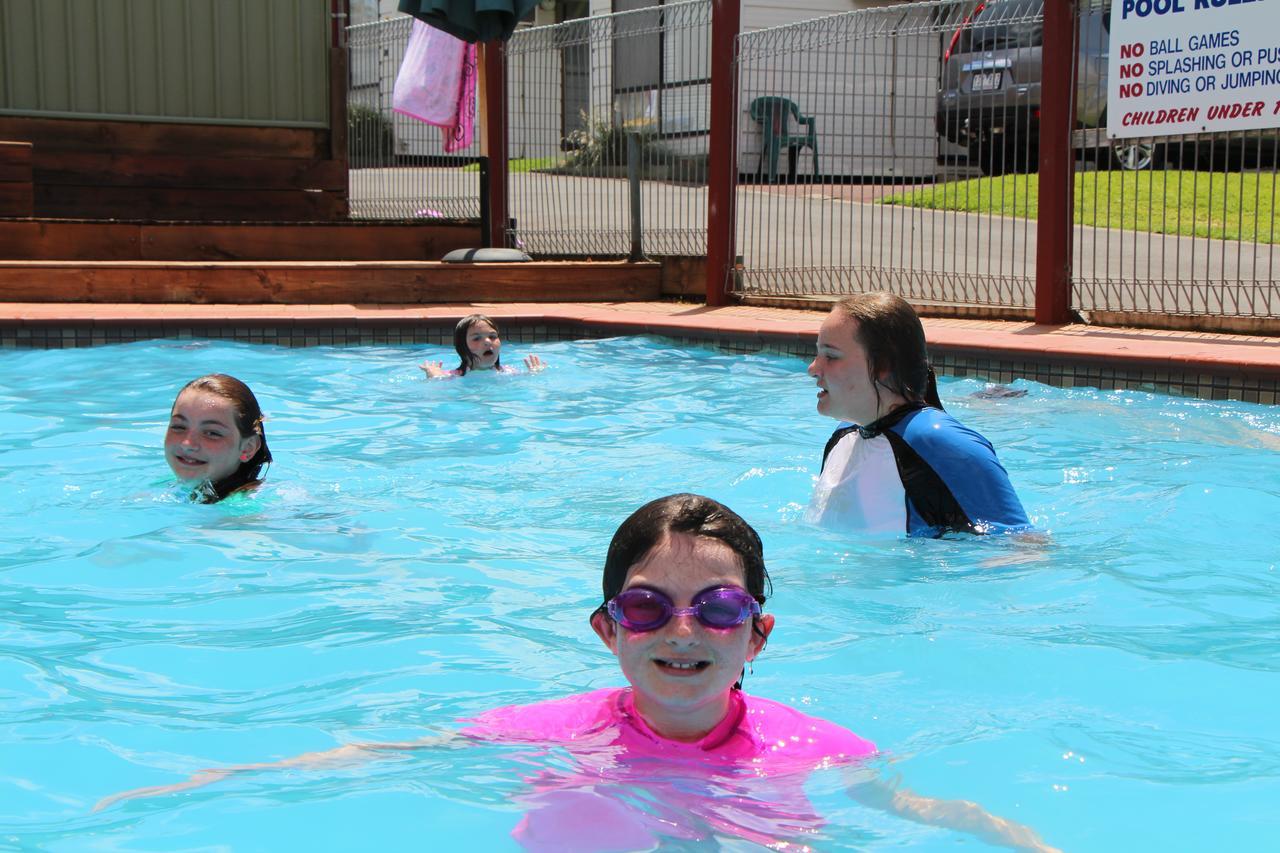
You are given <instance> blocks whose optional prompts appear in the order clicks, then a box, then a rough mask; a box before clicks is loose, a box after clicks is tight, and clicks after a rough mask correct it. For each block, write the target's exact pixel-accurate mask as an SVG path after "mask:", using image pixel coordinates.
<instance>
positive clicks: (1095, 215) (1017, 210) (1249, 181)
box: [879, 170, 1278, 243]
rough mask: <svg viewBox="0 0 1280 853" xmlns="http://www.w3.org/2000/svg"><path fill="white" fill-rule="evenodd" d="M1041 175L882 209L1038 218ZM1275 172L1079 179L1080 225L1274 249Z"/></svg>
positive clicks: (888, 199)
mask: <svg viewBox="0 0 1280 853" xmlns="http://www.w3.org/2000/svg"><path fill="white" fill-rule="evenodd" d="M1037 180H1038V176H1036V175H1004V176H1002V177H999V178H974V179H972V180H967V181H952V182H950V183H945V184H935V185H933V186H931V187H925V188H922V189H916V190H909V191H907V192H902V193H896V194H894V195H889V196H885V197H884V198H882V199H880V200H879V203H880V204H900V205H907V206H910V207H927V208H931V209H933V210H957V211H965V212H969V213H991V214H995V215H998V216H1016V217H1024V218H1028V219H1035V217H1036V201H1037V199H1038V197H1039V191H1038V185H1037ZM1277 188H1278V187H1277V182H1276V175H1275V174H1274V173H1270V172H1262V173H1260V172H1229V173H1222V172H1180V171H1175V170H1169V171H1154V172H1121V171H1114V172H1080V173H1077V174H1076V191H1075V221H1076V222H1077V223H1079V224H1081V225H1093V226H1096V227H1099V228H1127V229H1130V230H1137V231H1152V232H1155V233H1157V234H1181V235H1184V236H1193V235H1194V236H1197V237H1213V238H1217V239H1222V240H1243V241H1246V242H1256V243H1275V242H1277V240H1276V236H1277V235H1276V227H1275V213H1274V210H1275V201H1276V191H1277Z"/></svg>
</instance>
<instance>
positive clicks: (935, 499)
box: [822, 403, 976, 533]
mask: <svg viewBox="0 0 1280 853" xmlns="http://www.w3.org/2000/svg"><path fill="white" fill-rule="evenodd" d="M927 408H929V407H928V406H927V405H926V404H924V403H908V404H907V405H905V406H902V407H901V408H898V409H894V410H893V411H892V412H890V413H889V414H887V415H885V416H884V417H882V418H879V419H878V420H875V421H872V422H871V423H870V424H868V425H867V426H865V427H860V426H857V425H852V426H847V427H841V428H840V429H837V430H836V431H835V432H833V433H832V434H831V438H830V439H828V440H827V446H826V448H825V449H824V450H823V451H822V467H823V468H826V466H827V457H828V456H830V455H831V451H832V450H833V449H835V446H836V445H837V444H839V443H840V439H842V438H844V437H845V436H846V435H848V434H849V433H851V432H855V431H856V432H857V433H858V434H859V435H861V436H862V437H863V438H868V439H869V438H875V437H876V436H878V435H883V436H884V437H885V438H886V439H888V441H889V445H890V446H891V447H892V448H893V461H894V462H895V463H896V464H897V466H898V477H899V478H900V479H901V480H902V490H903V492H905V493H906V502H907V517H908V518H910V517H911V510H912V509H914V510H915V512H916V514H917V515H919V516H920V518H921V520H922V521H924V523H925V524H927V525H929V526H930V527H936V528H940V529H942V530H944V531H951V530H956V531H960V532H964V533H974V532H976V529H975V527H974V525H973V521H972V520H970V518H969V516H968V515H967V514H966V513H965V511H964V510H963V509H962V508H961V506H960V502H959V501H957V500H956V498H955V495H953V494H952V493H951V489H950V487H948V486H947V484H946V482H945V481H944V480H943V479H942V478H941V477H940V476H938V472H937V471H935V470H933V467H932V466H930V465H929V463H928V462H925V461H924V459H923V458H922V457H921V456H920V454H919V453H916V451H915V449H914V448H913V447H912V446H911V445H910V444H907V441H906V439H904V438H903V437H902V436H900V435H898V434H897V433H896V432H893V431H892V430H891V429H889V428H890V427H892V426H894V425H895V424H897V423H898V422H899V421H901V420H902V419H903V418H905V417H906V416H907V415H909V414H911V413H912V412H918V411H920V410H921V409H927Z"/></svg>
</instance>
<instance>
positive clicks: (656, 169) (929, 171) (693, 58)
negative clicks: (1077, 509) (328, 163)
mask: <svg viewBox="0 0 1280 853" xmlns="http://www.w3.org/2000/svg"><path fill="white" fill-rule="evenodd" d="M1042 4H1043V0H999V2H992V3H987V4H985V5H982V4H979V2H978V0H937V2H925V3H910V4H902V5H897V6H890V7H883V8H876V9H866V10H860V11H854V12H849V13H845V14H840V15H833V16H829V17H825V18H820V19H816V20H809V21H802V22H798V23H795V24H790V25H787V26H783V27H777V28H773V29H768V30H760V31H756V32H748V33H744V34H742V35H740V36H739V38H738V61H737V64H736V66H735V67H734V68H733V69H732V71H733V73H735V75H736V80H737V91H738V102H737V105H736V107H735V111H734V112H735V117H736V131H735V139H736V150H735V151H733V152H724V153H723V154H720V153H719V152H717V155H716V156H732V157H734V158H735V161H734V162H735V163H736V167H737V172H738V175H739V184H738V190H737V199H736V204H737V208H736V222H735V227H736V231H737V233H736V239H737V246H738V253H739V254H740V255H741V259H740V261H741V262H740V264H739V265H738V266H739V270H740V272H739V275H738V276H737V278H736V281H735V282H734V288H735V290H736V291H737V292H738V293H739V294H741V295H744V296H788V297H797V296H814V295H839V294H843V293H849V292H856V291H859V290H867V289H877V288H883V289H889V290H893V291H895V292H898V293H900V294H902V295H904V296H906V297H907V298H909V299H912V300H914V301H916V302H919V303H926V304H927V303H933V304H946V305H959V306H986V307H989V308H993V309H995V310H997V311H1012V312H1017V311H1020V310H1021V311H1025V310H1029V309H1030V308H1031V307H1032V306H1033V304H1034V293H1035V276H1036V246H1037V237H1038V233H1037V221H1036V217H1037V213H1038V186H1037V176H1036V175H1035V174H1034V173H1035V171H1036V168H1037V166H1038V162H1039V145H1040V132H1039V128H1040V126H1041V124H1042V123H1043V115H1045V114H1050V112H1051V111H1052V110H1056V109H1068V108H1073V109H1074V115H1075V117H1076V118H1077V120H1078V124H1077V129H1076V130H1075V131H1073V132H1072V133H1071V137H1070V138H1069V139H1066V138H1064V139H1062V140H1059V141H1058V143H1059V144H1061V145H1062V146H1063V149H1064V150H1065V151H1067V152H1070V154H1071V155H1072V157H1073V159H1074V160H1075V164H1076V165H1075V169H1076V174H1075V184H1074V187H1075V189H1074V205H1075V206H1074V210H1073V211H1072V220H1071V221H1073V222H1074V223H1075V224H1074V226H1073V232H1072V235H1071V237H1072V246H1073V250H1072V256H1071V259H1072V265H1073V307H1074V308H1076V309H1077V310H1080V311H1083V312H1091V313H1095V314H1099V313H1104V312H1121V313H1125V314H1133V313H1149V314H1163V315H1188V314H1222V315H1228V316H1238V317H1245V318H1252V317H1262V318H1276V317H1280V287H1278V286H1277V283H1276V276H1275V269H1276V250H1275V245H1276V233H1275V225H1274V210H1275V194H1276V177H1277V176H1276V168H1275V147H1276V141H1277V139H1278V138H1280V133H1278V132H1277V131H1261V132H1249V133H1235V134H1229V135H1217V136H1214V135H1198V136H1194V137H1177V138H1174V137H1165V138H1156V139H1139V140H1129V141H1125V142H1124V144H1123V145H1114V146H1113V145H1112V144H1111V143H1110V141H1109V140H1108V139H1107V137H1106V134H1105V107H1106V73H1107V69H1106V59H1107V48H1108V35H1109V34H1108V26H1109V17H1108V9H1109V4H1108V3H1107V2H1106V0H1083V2H1082V4H1081V7H1080V9H1079V17H1078V26H1077V31H1076V45H1075V50H1074V55H1075V69H1074V72H1075V78H1076V95H1075V103H1074V105H1070V104H1066V103H1056V102H1050V103H1042V102H1041V99H1040V74H1041V48H1042V44H1041V42H1042V35H1043V6H1042ZM409 28H410V20H409V19H408V18H398V19H393V20H389V21H383V22H380V23H377V24H366V25H362V26H356V27H352V28H350V44H351V53H352V89H351V95H350V103H351V124H350V137H351V163H352V179H351V181H352V185H351V205H352V210H353V215H355V216H364V217H385V218H400V217H406V216H434V215H445V216H457V217H465V218H477V217H478V216H479V211H480V201H479V195H480V174H479V171H478V168H477V166H476V165H470V166H464V165H462V164H465V163H467V162H468V159H467V158H464V159H462V160H459V159H456V158H455V159H448V158H446V157H445V155H444V153H443V148H442V144H441V137H440V134H439V131H438V130H437V129H436V128H432V127H429V126H427V125H424V124H420V123H417V122H414V121H413V120H411V119H407V118H403V117H399V116H394V115H393V114H392V113H391V112H390V98H391V89H392V87H393V85H394V81H395V76H396V71H397V70H398V68H399V65H400V60H401V57H402V55H403V52H404V44H405V42H406V40H407V38H408V35H409ZM710 36H711V4H710V2H709V0H695V2H686V3H674V4H670V5H666V6H661V7H654V8H647V9H643V10H640V11H634V12H623V13H617V14H612V15H604V16H596V17H592V18H587V19H581V20H575V21H570V22H567V23H564V24H558V25H555V26H548V27H536V28H530V29H524V30H520V31H518V32H517V33H516V34H515V35H514V36H513V37H512V39H511V40H510V41H509V42H508V43H507V45H506V47H505V51H506V57H507V66H508V82H507V114H508V140H509V150H508V156H509V161H510V165H509V174H508V193H509V214H510V216H511V218H512V220H513V226H512V227H511V229H510V230H509V232H508V241H509V243H510V244H511V245H518V246H521V247H523V248H525V249H526V250H527V251H529V252H530V253H531V254H533V255H535V256H539V257H560V256H592V257H616V256H625V255H627V254H629V252H630V250H631V248H632V226H633V217H635V216H636V215H637V214H638V218H639V221H640V222H641V224H642V234H643V243H644V248H645V250H646V251H647V252H648V253H650V254H655V255H658V254H672V255H702V254H704V253H705V252H706V239H707V237H706V222H707V204H708V203H707V189H706V171H707V169H706V166H707V160H708V157H709V156H710V152H709V151H708V142H709V133H708V132H709V127H710V121H711V116H710V97H709V90H710V78H711V75H712V74H713V73H716V72H715V71H713V69H711V68H710V67H709V61H710V60H709V57H710V47H709V45H710ZM717 71H718V69H717ZM629 144H630V145H632V146H635V147H636V148H638V149H639V151H638V155H636V156H630V155H629V154H628V145H629ZM478 150H479V145H478V144H477V145H475V146H473V147H472V148H471V149H468V150H467V151H466V152H463V153H464V154H466V155H471V156H472V157H474V156H475V155H477V154H478ZM628 166H631V167H633V170H634V171H635V172H636V173H637V175H638V178H639V181H638V185H639V190H638V193H637V191H636V189H635V186H636V185H635V184H631V183H629V182H628V180H627V173H628Z"/></svg>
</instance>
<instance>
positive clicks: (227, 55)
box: [0, 0, 330, 127]
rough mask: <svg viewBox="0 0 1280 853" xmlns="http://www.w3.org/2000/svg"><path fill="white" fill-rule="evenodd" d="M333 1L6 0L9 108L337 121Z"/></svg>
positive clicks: (254, 121) (1, 23)
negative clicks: (332, 115)
mask: <svg viewBox="0 0 1280 853" xmlns="http://www.w3.org/2000/svg"><path fill="white" fill-rule="evenodd" d="M329 32H330V31H329V0H0V114H4V115H32V116H44V117H50V118H96V119H121V120H134V121H184V122H189V121H194V122H209V123H216V124H251V125H283V126H291V127H328V124H329V120H328V119H329V41H330V35H329Z"/></svg>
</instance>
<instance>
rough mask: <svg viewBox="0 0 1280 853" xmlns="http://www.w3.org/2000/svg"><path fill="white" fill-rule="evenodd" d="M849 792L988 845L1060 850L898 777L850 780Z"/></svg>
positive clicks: (1039, 852)
mask: <svg viewBox="0 0 1280 853" xmlns="http://www.w3.org/2000/svg"><path fill="white" fill-rule="evenodd" d="M848 793H849V796H851V797H852V798H853V799H855V800H857V801H858V802H860V803H862V804H863V805H865V806H869V807H871V808H876V809H881V810H883V811H887V812H889V813H891V814H895V815H897V816H898V817H902V818H906V819H907V820H911V821H915V822H916V823H923V824H926V825H928V826H938V827H942V828H943V829H954V830H957V831H959V832H965V833H968V834H970V835H973V836H976V837H977V838H981V839H982V840H983V841H986V842H988V843H990V844H997V845H1000V846H1001V847H1010V848H1012V849H1014V850H1029V851H1034V853H1062V851H1061V850H1059V849H1058V848H1057V847H1052V846H1050V845H1048V844H1046V843H1045V842H1044V841H1043V840H1041V838H1040V836H1039V835H1037V834H1036V831H1035V830H1034V829H1032V828H1031V827H1029V826H1025V825H1023V824H1020V823H1015V822H1014V821H1011V820H1006V819H1005V818H1002V817H997V816H996V815H993V814H991V812H989V811H987V810H986V809H984V808H983V807H982V806H980V805H978V804H977V803H974V802H970V801H969V800H939V799H935V798H933V797H922V796H920V795H919V794H916V793H914V792H912V791H908V790H905V789H902V788H900V787H898V783H897V780H893V781H890V780H887V779H885V778H883V777H879V776H877V777H875V778H873V779H862V778H853V779H850V785H849V788H848Z"/></svg>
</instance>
